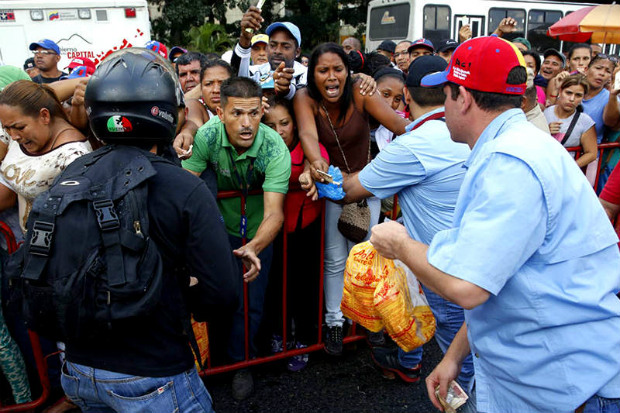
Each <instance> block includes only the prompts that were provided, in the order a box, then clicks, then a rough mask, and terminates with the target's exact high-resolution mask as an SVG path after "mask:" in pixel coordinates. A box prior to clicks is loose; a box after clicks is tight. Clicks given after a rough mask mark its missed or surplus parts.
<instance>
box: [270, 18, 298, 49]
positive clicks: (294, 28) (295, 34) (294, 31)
mask: <svg viewBox="0 0 620 413" xmlns="http://www.w3.org/2000/svg"><path fill="white" fill-rule="evenodd" d="M280 28H282V29H284V30H286V31H288V32H289V33H290V34H291V36H293V37H294V38H295V40H297V47H300V46H301V32H300V31H299V27H297V26H295V25H294V24H293V23H291V22H277V23H271V24H270V25H269V27H267V30H265V33H267V36H271V32H273V31H274V30H275V29H280Z"/></svg>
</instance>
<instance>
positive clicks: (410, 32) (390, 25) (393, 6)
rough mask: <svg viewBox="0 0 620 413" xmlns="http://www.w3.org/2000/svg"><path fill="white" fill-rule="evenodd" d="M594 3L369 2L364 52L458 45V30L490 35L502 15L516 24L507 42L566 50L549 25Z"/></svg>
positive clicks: (531, 0)
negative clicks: (387, 44)
mask: <svg viewBox="0 0 620 413" xmlns="http://www.w3.org/2000/svg"><path fill="white" fill-rule="evenodd" d="M591 5H593V4H592V3H576V2H559V1H534V0H529V1H528V0H521V1H512V0H469V1H464V0H439V1H423V0H372V1H371V2H369V4H368V16H367V21H366V50H368V51H372V50H376V48H377V46H378V45H379V44H380V43H381V41H383V40H386V39H387V40H393V41H394V42H396V43H398V42H399V41H401V40H410V41H413V40H416V39H419V38H422V37H424V38H427V39H429V40H430V41H431V42H433V44H437V43H438V42H439V41H440V40H443V39H455V40H457V41H458V33H459V30H460V29H461V27H463V26H464V25H467V24H469V25H470V27H471V30H472V36H473V37H477V36H486V35H490V34H491V33H493V31H494V30H495V29H496V28H497V26H498V25H499V22H500V21H501V20H502V19H503V18H505V17H512V18H514V19H515V20H516V21H517V30H516V32H514V33H511V34H509V35H506V36H505V38H506V39H508V40H510V39H514V38H515V37H525V38H526V39H528V40H529V41H530V43H531V44H532V47H533V48H534V49H535V50H537V51H539V52H540V51H544V50H546V49H548V48H551V47H553V48H555V49H558V50H562V47H563V46H564V48H565V49H566V46H565V45H563V44H562V43H563V42H561V41H560V40H557V39H553V38H551V37H548V36H547V35H546V33H547V29H548V28H549V26H551V25H552V24H553V23H555V22H557V21H558V20H560V19H561V18H562V17H564V16H566V15H567V14H568V13H570V12H573V11H575V10H578V9H580V8H583V7H587V6H591Z"/></svg>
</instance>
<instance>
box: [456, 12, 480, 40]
mask: <svg viewBox="0 0 620 413" xmlns="http://www.w3.org/2000/svg"><path fill="white" fill-rule="evenodd" d="M484 19H486V17H484V16H472V15H464V14H455V15H454V35H453V37H452V38H453V39H455V40H458V38H459V31H460V30H461V27H463V26H466V25H468V24H469V27H470V29H471V37H480V36H484Z"/></svg>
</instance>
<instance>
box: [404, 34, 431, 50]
mask: <svg viewBox="0 0 620 413" xmlns="http://www.w3.org/2000/svg"><path fill="white" fill-rule="evenodd" d="M416 47H424V48H426V49H428V50H430V51H431V52H435V46H433V42H431V41H430V40H428V39H425V38H421V39H418V40H416V41H414V42H411V45H410V46H409V47H408V48H407V52H409V53H411V50H413V49H415V48H416Z"/></svg>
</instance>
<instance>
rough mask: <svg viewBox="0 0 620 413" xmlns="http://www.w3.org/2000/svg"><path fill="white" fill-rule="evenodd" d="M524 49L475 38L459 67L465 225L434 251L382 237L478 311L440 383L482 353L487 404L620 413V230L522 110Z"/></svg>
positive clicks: (449, 115) (428, 278)
mask: <svg viewBox="0 0 620 413" xmlns="http://www.w3.org/2000/svg"><path fill="white" fill-rule="evenodd" d="M523 66H524V62H523V57H522V55H521V54H520V53H519V52H517V51H516V49H515V48H514V46H512V45H511V44H510V43H509V42H506V41H504V40H502V39H499V38H496V37H479V38H476V39H472V40H470V41H468V42H465V43H463V44H462V45H461V46H460V47H459V48H458V49H457V50H456V51H455V54H454V55H453V57H452V60H451V62H450V66H449V67H448V69H447V70H446V71H445V72H442V73H437V74H434V75H430V76H427V77H425V78H424V79H423V80H422V85H423V86H431V87H436V86H438V85H445V86H444V92H446V96H447V97H446V101H445V111H446V123H447V126H448V129H449V130H450V133H451V136H452V139H453V140H455V141H457V142H466V143H468V144H469V146H470V147H472V152H471V155H470V157H469V159H468V160H467V162H466V163H465V167H466V168H467V172H466V174H465V179H464V181H463V185H462V186H461V192H460V194H459V199H458V201H457V205H456V209H455V213H454V221H453V223H452V228H451V229H449V230H445V231H440V232H438V233H437V234H436V235H435V237H434V238H433V240H432V242H431V244H430V246H426V245H424V244H422V243H419V242H416V241H414V240H412V239H410V238H409V237H408V234H407V232H406V230H404V228H401V227H399V226H398V225H397V224H395V223H388V224H383V225H381V226H378V227H377V226H376V227H375V228H374V229H373V235H372V237H371V242H372V243H373V244H374V245H375V247H376V248H377V250H378V251H379V252H380V253H381V254H382V255H384V256H386V257H389V258H399V259H401V260H402V261H404V262H405V263H406V264H407V265H408V266H409V267H411V269H412V270H413V272H414V273H415V274H416V275H417V276H418V278H419V279H420V280H421V281H422V282H424V283H425V285H426V286H427V287H429V288H431V289H432V290H434V291H435V292H437V293H438V294H440V295H442V296H443V297H445V298H447V299H449V300H451V301H453V302H456V303H457V304H460V305H461V306H462V307H464V308H465V309H466V310H465V321H466V325H463V327H462V328H461V330H460V331H459V333H458V334H457V335H456V337H455V339H454V341H453V342H452V344H451V345H450V348H449V349H448V351H447V352H446V355H445V357H444V359H443V360H442V362H441V363H440V364H439V365H438V366H437V368H436V369H435V370H434V371H433V372H432V373H431V375H430V376H429V377H428V378H427V379H426V384H427V387H428V390H429V397H430V399H431V400H432V401H433V404H435V405H436V406H437V407H438V408H439V406H440V405H439V403H438V401H437V400H436V398H435V395H434V389H435V387H436V386H439V387H440V394H441V395H444V396H445V394H446V389H447V385H448V383H449V382H450V380H452V379H454V378H455V377H456V376H457V374H458V369H459V365H460V361H461V360H462V359H463V358H464V357H465V356H466V355H468V354H470V352H471V353H472V354H474V366H475V380H476V382H475V393H476V397H477V409H478V411H479V412H489V413H490V412H495V413H521V412H566V413H568V412H575V411H579V412H581V411H584V412H617V411H618V409H620V334H618V331H620V301H619V300H618V298H617V297H616V295H615V294H616V293H617V292H618V290H619V286H620V253H619V252H618V247H617V245H616V243H617V241H618V238H617V237H616V235H615V233H614V231H613V228H612V227H611V225H610V224H609V220H608V219H607V217H606V215H605V212H604V211H603V210H602V207H600V204H599V203H598V202H597V199H596V195H595V194H594V192H593V191H592V188H591V187H590V186H589V184H588V182H587V180H586V179H585V177H584V176H583V174H582V173H581V171H580V170H579V168H577V167H576V165H575V163H574V160H573V159H572V158H571V157H570V156H569V155H568V153H567V152H566V151H565V150H564V149H563V148H562V146H561V145H559V144H558V142H556V141H554V140H553V139H550V138H549V137H548V136H546V135H545V134H544V133H542V132H540V131H539V130H538V129H536V127H534V126H532V125H530V124H529V123H528V122H527V120H526V118H525V115H524V114H523V112H522V111H521V110H520V109H518V108H519V107H520V103H521V95H522V93H523V91H524V90H525V81H526V77H527V76H526V72H525V68H524V67H523Z"/></svg>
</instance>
